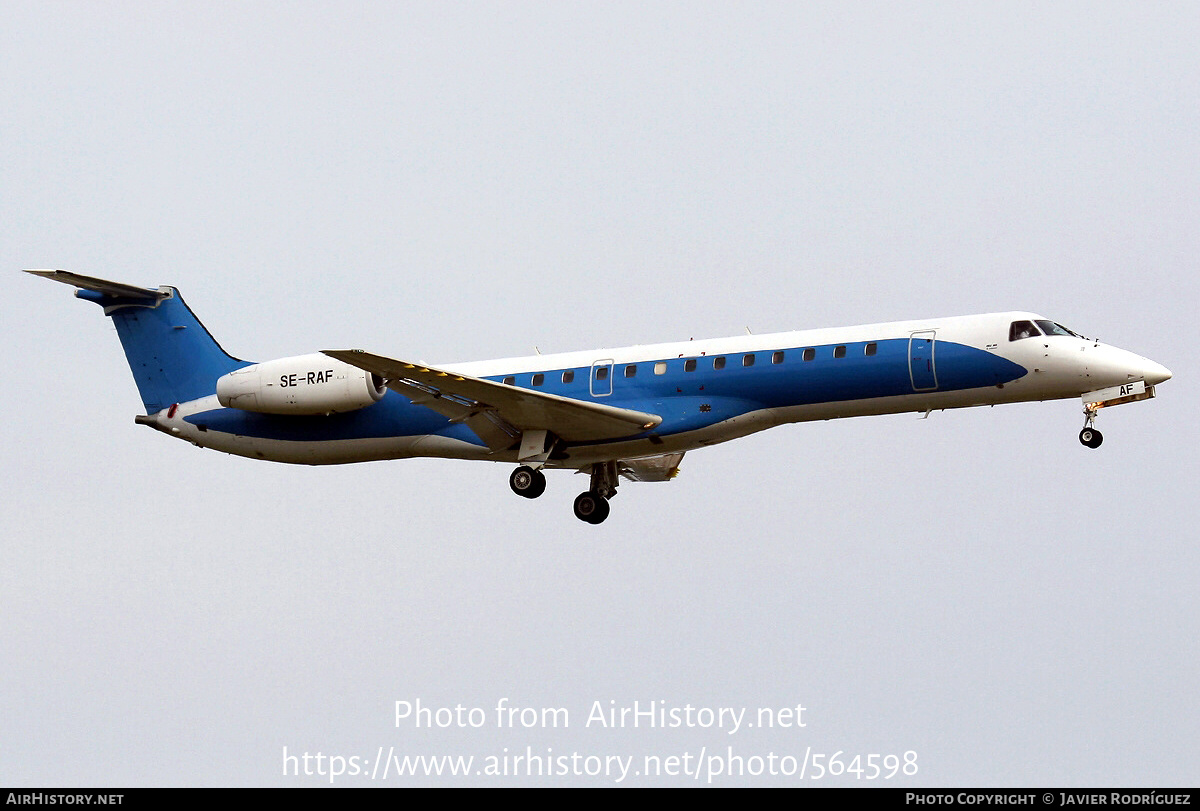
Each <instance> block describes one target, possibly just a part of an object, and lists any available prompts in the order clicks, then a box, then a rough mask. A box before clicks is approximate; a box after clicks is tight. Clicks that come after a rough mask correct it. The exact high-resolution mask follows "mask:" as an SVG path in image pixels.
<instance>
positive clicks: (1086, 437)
mask: <svg viewBox="0 0 1200 811" xmlns="http://www.w3.org/2000/svg"><path fill="white" fill-rule="evenodd" d="M1079 441H1080V442H1082V443H1083V444H1084V445H1087V446H1088V447H1089V448H1099V447H1100V443H1101V442H1103V441H1104V434H1102V433H1100V432H1099V431H1097V430H1096V429H1095V428H1084V429H1083V430H1082V431H1080V432H1079Z"/></svg>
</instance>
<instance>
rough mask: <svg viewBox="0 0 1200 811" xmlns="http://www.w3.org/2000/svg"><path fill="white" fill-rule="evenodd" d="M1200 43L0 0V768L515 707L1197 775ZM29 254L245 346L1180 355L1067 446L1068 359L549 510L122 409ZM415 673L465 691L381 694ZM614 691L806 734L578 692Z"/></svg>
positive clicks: (155, 766) (266, 741) (742, 738)
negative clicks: (1031, 386)
mask: <svg viewBox="0 0 1200 811" xmlns="http://www.w3.org/2000/svg"><path fill="white" fill-rule="evenodd" d="M1198 41H1200V11H1198V10H1197V6H1196V5H1195V4H1194V3H1154V4H1144V3H1130V4H1111V3H1053V4H962V3H945V4H939V3H927V4H902V5H900V6H897V5H896V4H889V3H880V4H847V3H842V2H838V3H829V4H817V3H805V4H741V3H739V4H727V3H718V4H704V3H678V4H666V3H656V4H633V5H631V4H611V3H605V4H566V3H546V4H538V3H490V4H475V3H464V4H452V5H451V4H424V5H412V4H402V3H378V4H357V5H350V4H317V3H255V4H245V3H203V4H199V3H195V4H193V3H174V4H145V5H142V6H132V5H123V6H118V5H116V4H111V3H50V2H37V3H26V2H6V3H4V4H3V5H2V6H0V110H3V115H2V116H0V268H3V269H4V272H5V273H8V274H9V275H8V277H7V279H8V286H9V291H10V293H9V295H8V296H7V301H6V304H5V305H4V317H3V319H0V330H2V331H3V338H4V343H5V345H7V346H8V347H9V348H10V352H9V356H10V361H9V363H8V369H7V374H6V375H5V384H4V385H5V393H6V397H5V401H6V402H7V406H8V413H7V415H6V418H5V419H4V420H3V421H0V437H2V441H3V447H4V448H5V453H4V473H5V478H6V486H5V488H4V491H5V496H4V498H3V500H2V501H0V504H2V506H3V511H4V512H3V519H4V526H5V532H4V533H3V540H2V541H0V543H2V546H0V548H2V549H3V559H4V565H3V566H0V661H3V662H4V667H3V668H2V669H0V784H7V785H19V784H24V785H35V784H36V785H55V786H69V785H104V784H109V785H305V784H308V783H321V782H327V780H328V778H319V777H312V778H303V777H302V778H295V777H287V778H285V777H283V776H282V771H283V749H284V747H287V750H288V752H289V753H292V754H303V753H304V752H309V753H310V754H315V753H317V752H321V753H323V754H324V755H341V756H343V757H346V758H350V757H351V756H354V757H358V758H360V759H366V758H367V757H368V756H369V757H370V758H374V757H375V756H376V753H377V752H378V751H380V748H382V750H383V751H385V752H386V751H387V750H388V749H389V747H394V750H395V751H396V752H397V753H402V754H408V755H434V754H455V755H459V754H461V755H464V756H474V757H475V758H477V761H476V762H477V763H479V762H482V761H483V759H484V758H487V757H488V756H494V755H502V754H504V750H505V749H506V748H507V750H508V753H509V754H514V753H524V751H525V748H526V747H527V746H529V747H532V748H533V751H534V753H535V754H546V753H547V752H546V750H547V749H548V748H549V749H552V750H553V752H552V754H553V755H556V756H557V755H570V754H572V753H576V752H577V753H579V754H580V755H582V756H601V757H602V756H605V755H619V756H622V757H629V756H633V757H636V758H638V759H639V764H638V765H640V759H641V758H642V756H643V755H647V754H649V755H658V756H661V757H662V758H664V759H665V758H666V757H669V756H671V755H675V756H682V755H683V754H684V753H690V754H691V755H692V756H693V757H694V756H695V755H697V754H698V753H699V752H700V751H701V750H702V749H703V750H705V751H706V752H708V753H710V754H711V753H712V752H720V753H725V752H726V750H727V747H733V754H735V755H739V756H741V757H743V758H746V759H749V758H751V757H754V756H759V757H764V758H765V757H766V756H767V755H768V753H772V752H773V753H775V754H776V755H777V756H785V755H787V756H794V757H797V758H803V756H804V754H805V752H806V751H810V752H811V753H813V754H817V753H824V754H827V755H832V754H833V753H835V752H838V751H841V752H843V753H844V754H843V760H844V761H847V762H848V761H849V760H850V759H851V758H852V757H853V755H855V754H861V755H862V756H863V758H864V764H865V757H866V756H867V755H868V754H872V753H879V754H897V755H901V756H903V753H904V752H906V751H914V752H916V753H917V765H918V767H919V771H918V773H917V775H916V776H913V777H904V776H897V777H895V778H893V779H891V780H888V781H884V780H875V781H868V780H865V779H860V780H855V779H854V778H853V777H847V776H843V777H840V778H837V779H831V778H828V777H827V778H825V779H823V780H821V781H816V782H815V781H813V780H811V779H806V780H805V781H804V782H806V783H808V784H812V785H853V784H868V783H871V784H876V785H878V784H884V785H893V786H912V785H934V786H938V785H956V784H960V785H961V784H976V785H991V786H1006V785H1013V786H1024V785H1038V784H1042V785H1047V784H1054V785H1112V786H1135V785H1195V784H1196V783H1197V782H1198V780H1200V766H1198V765H1197V764H1198V763H1200V757H1198V755H1200V747H1198V745H1197V739H1196V733H1195V730H1196V729H1197V728H1198V727H1200V709H1198V705H1200V699H1197V694H1196V689H1195V685H1196V684H1197V682H1198V680H1200V672H1198V664H1197V662H1198V660H1197V639H1200V621H1198V620H1197V617H1198V616H1200V612H1198V611H1197V608H1198V606H1197V600H1196V583H1197V582H1198V581H1200V553H1198V552H1197V551H1196V549H1197V547H1196V543H1195V531H1194V529H1193V523H1194V514H1195V491H1196V485H1197V483H1198V478H1200V477H1198V476H1197V472H1196V465H1195V461H1194V459H1195V450H1194V443H1195V440H1196V439H1197V436H1196V431H1195V430H1194V429H1193V428H1191V427H1189V426H1191V425H1192V424H1193V413H1192V411H1193V410H1192V408H1191V405H1193V404H1194V403H1195V402H1196V401H1197V396H1198V393H1197V391H1196V384H1195V380H1196V378H1197V370H1196V368H1195V366H1196V364H1195V351H1194V349H1193V348H1192V345H1193V344H1194V343H1195V340H1196V338H1197V327H1196V319H1195V305H1196V301H1197V292H1198V291H1197V282H1196V275H1195V262H1196V256H1197V254H1198V253H1200V230H1198V226H1197V223H1198V222H1200V194H1198V192H1197V189H1200V161H1198V158H1197V155H1198V152H1197V146H1196V145H1197V143H1200V55H1198V52H1197V49H1196V47H1195V46H1196V43H1197V42H1198ZM26 267H58V268H67V269H70V270H74V271H76V272H80V273H84V274H89V275H95V276H100V277H104V278H112V279H116V280H119V281H125V282H131V283H136V284H144V285H148V286H154V285H158V284H172V285H175V286H177V287H179V288H180V289H181V291H182V292H183V294H184V296H185V297H186V299H187V301H188V303H189V305H191V307H192V308H193V309H194V310H195V311H196V313H197V315H198V316H199V317H200V318H201V319H202V320H203V321H204V322H205V324H206V325H207V326H208V328H209V329H210V330H211V331H212V332H213V333H214V335H215V336H216V337H217V339H218V340H219V341H220V342H221V343H222V344H223V345H224V346H225V348H226V349H228V350H229V351H230V352H232V353H233V354H235V355H238V356H239V357H244V358H247V359H252V360H267V359H270V358H273V357H279V356H284V355H294V354H301V353H305V352H310V351H315V350H318V349H322V348H344V347H362V348H366V349H369V350H371V351H374V352H379V353H382V354H389V355H394V356H399V357H416V358H420V359H424V360H427V361H430V362H438V361H441V362H450V361H460V360H472V359H482V358H488V357H503V356H509V355H520V354H527V353H530V352H531V351H532V346H533V345H535V344H536V345H538V346H539V347H540V348H541V349H542V350H543V351H559V350H564V351H565V350H571V349H583V348H588V347H594V346H611V345H619V344H626V343H651V342H657V341H666V340H675V339H679V338H687V337H702V336H704V337H709V336H717V335H728V334H737V333H740V332H741V331H742V330H743V328H744V327H745V326H749V327H751V328H752V329H753V330H754V331H755V332H767V331H775V330H786V329H801V328H806V327H817V326H836V325H839V324H856V323H866V322H872V321H884V320H893V319H905V318H920V317H926V316H929V317H933V316H943V315H958V314H965V313H971V312H988V311H995V310H1004V309H1015V308H1020V309H1031V310H1035V311H1038V312H1041V313H1044V314H1046V315H1048V316H1050V317H1052V318H1054V319H1056V320H1059V321H1061V322H1063V323H1065V324H1066V325H1068V326H1070V327H1071V328H1073V329H1075V330H1078V331H1080V332H1083V333H1085V334H1088V335H1098V336H1099V337H1100V338H1101V339H1102V340H1105V341H1107V342H1111V343H1114V344H1116V345H1118V346H1121V347H1123V348H1126V349H1130V350H1132V351H1135V352H1138V353H1140V354H1143V355H1146V356H1148V357H1151V358H1154V359H1155V360H1157V361H1159V362H1161V363H1163V364H1165V365H1166V366H1167V367H1169V368H1170V369H1171V370H1172V371H1173V372H1174V373H1175V375H1176V377H1175V379H1174V380H1171V381H1169V382H1168V383H1166V384H1164V385H1163V386H1162V387H1161V388H1160V396H1159V398H1158V399H1156V400H1154V401H1151V402H1149V403H1141V404H1136V405H1133V406H1128V407H1123V408H1119V409H1111V410H1108V411H1106V412H1104V413H1103V414H1102V416H1101V419H1100V422H1099V427H1100V428H1101V429H1102V430H1103V431H1104V433H1105V437H1106V441H1105V444H1104V446H1103V447H1102V448H1101V449H1099V450H1098V451H1094V452H1093V451H1090V450H1087V449H1085V448H1083V447H1082V446H1081V445H1080V444H1079V443H1078V441H1077V439H1076V434H1077V432H1078V430H1079V428H1080V427H1081V425H1082V417H1081V414H1080V408H1079V405H1078V402H1077V401H1063V402H1057V403H1042V404H1028V405H1017V406H1008V407H1004V408H997V409H973V410H967V411H958V412H946V413H936V414H934V415H932V416H931V417H930V419H929V420H927V421H919V420H917V419H916V418H915V417H914V416H912V415H906V416H894V417H879V418H869V419H861V420H846V421H838V422H830V423H814V424H808V425H796V426H787V427H783V428H779V429H775V430H773V431H770V432H767V433H764V434H759V435H755V436H753V437H749V438H746V439H743V440H740V441H737V442H733V443H729V444H726V445H722V446H718V447H716V448H712V449H707V450H704V451H701V452H695V453H691V454H689V455H688V456H687V458H686V459H685V460H684V464H683V469H682V473H681V474H680V476H679V478H678V479H676V480H675V481H673V482H671V483H669V484H644V485H636V484H626V485H624V486H623V487H622V488H621V491H620V494H619V496H618V497H617V498H616V499H615V501H614V502H613V505H612V506H613V512H612V517H611V518H610V519H609V520H608V521H607V522H606V523H605V524H603V525H602V526H600V527H592V526H588V525H585V524H582V523H581V522H579V521H578V520H576V519H575V518H574V517H573V516H572V514H571V508H570V504H571V500H572V499H573V498H574V496H575V495H576V494H577V493H578V492H579V491H581V490H582V489H584V481H583V477H574V476H571V475H570V474H567V473H562V472H559V473H553V472H552V473H551V474H550V475H549V477H548V478H549V488H548V490H547V493H546V495H545V496H543V497H542V498H541V499H538V500H537V501H533V502H529V501H525V500H523V499H519V498H516V497H515V496H513V495H512V494H511V492H509V490H508V486H507V483H506V477H507V475H508V473H509V469H508V467H507V466H497V465H488V464H477V463H466V462H448V461H438V460H410V461H397V462H382V463H371V464H365V465H358V466H349V467H340V468H300V467H289V466H282V465H272V464H267V463H261V462H253V461H250V460H245V459H241V458H235V457H230V456H225V455H222V454H218V453H214V452H208V451H200V450H197V449H195V448H193V447H191V446H189V445H186V444H184V443H181V442H172V441H169V440H168V439H167V438H166V437H164V436H162V435H160V434H156V433H154V432H152V431H148V430H146V429H145V428H142V427H138V426H135V425H134V423H133V415H134V414H135V413H138V411H139V409H140V402H139V400H138V397H137V392H136V389H135V387H134V385H133V383H132V380H131V378H130V374H129V371H128V369H127V367H126V365H125V361H124V357H123V355H122V353H121V350H120V347H119V344H118V342H117V339H116V336H115V333H114V332H113V330H112V326H111V324H110V323H109V322H108V321H107V320H106V319H104V318H103V317H102V316H101V315H100V313H99V311H98V310H97V308H95V307H93V306H91V305H88V304H85V303H82V302H78V301H76V300H74V299H72V298H71V296H70V291H69V290H68V289H67V288H65V287H62V286H58V285H51V284H47V283H45V282H43V281H41V280H38V279H34V278H32V277H26V276H24V275H21V274H18V273H17V270H18V269H19V268H26ZM1189 459H1190V460H1192V461H1190V462H1189V461H1188V460H1189ZM503 697H507V698H508V699H509V701H510V704H512V705H515V706H527V707H565V708H567V709H568V710H569V712H570V728H568V729H557V730H554V729H532V730H523V729H518V730H505V729H497V728H496V726H495V724H494V720H495V718H494V714H493V713H491V708H492V707H494V706H495V704H496V702H497V700H498V699H500V698H503ZM417 699H420V700H421V701H422V704H423V705H425V706H432V707H438V706H449V707H453V706H455V705H457V704H461V705H463V706H464V707H480V708H483V709H486V710H488V711H489V715H488V724H486V725H485V726H484V728H481V729H466V730H459V729H449V730H441V729H433V730H429V729H415V728H413V727H412V725H411V724H409V723H407V722H406V723H403V724H402V725H401V726H400V727H397V726H396V725H395V723H394V720H393V718H394V711H393V707H394V703H395V702H396V701H402V700H407V701H416V700H417ZM610 700H615V701H616V702H617V705H631V704H632V703H633V702H634V701H638V702H641V705H642V706H643V707H644V706H645V705H646V704H647V703H648V702H651V701H656V702H666V705H667V706H668V707H676V706H678V707H684V706H685V705H689V704H690V705H692V706H693V707H713V708H717V707H733V708H743V707H744V708H747V715H748V716H750V717H753V716H754V714H755V713H756V711H757V709H758V708H759V707H775V708H780V707H788V706H795V705H797V704H801V705H803V706H804V707H805V708H806V711H805V714H804V719H805V722H806V726H805V727H804V728H803V729H786V730H785V729H774V730H769V729H762V728H758V727H757V726H756V727H755V728H750V729H741V730H740V731H738V732H737V733H736V734H734V735H729V734H727V731H722V730H718V729H699V728H692V729H687V728H684V729H646V728H644V727H643V728H641V729H624V730H620V729H617V730H611V729H599V728H597V727H596V726H595V725H594V724H593V725H592V726H591V727H587V726H585V721H586V719H587V716H588V712H589V709H590V708H591V706H592V704H593V702H595V701H599V702H601V704H602V705H603V706H605V707H607V706H609V701H610ZM337 782H338V784H342V785H367V784H371V781H369V780H367V779H365V778H364V777H361V776H360V777H357V778H355V777H350V776H346V777H343V778H341V779H340V780H338V781H337ZM426 782H428V783H430V784H433V785H448V784H452V783H454V782H455V781H454V780H452V779H450V778H447V777H443V778H438V779H433V778H431V779H429V780H425V779H423V778H422V779H409V780H405V781H399V780H397V779H395V778H394V777H392V778H390V779H389V780H388V781H387V782H386V783H384V785H388V784H391V785H396V784H399V783H403V784H417V783H426ZM466 782H467V783H468V784H471V785H493V784H502V785H511V784H516V783H524V782H531V783H534V784H549V785H568V784H589V783H598V784H607V783H610V782H612V780H611V778H607V777H603V776H600V777H595V778H588V777H573V776H566V777H555V778H553V779H545V778H544V779H541V780H538V779H527V778H524V777H520V778H517V777H507V778H487V777H472V778H470V779H469V780H468V781H466ZM626 782H629V783H633V784H637V785H645V784H665V785H671V784H679V783H688V782H692V781H691V780H690V779H687V778H681V777H675V778H668V777H663V778H658V779H651V778H649V777H646V776H644V775H643V776H640V777H632V776H631V777H630V778H629V779H628V780H627V781H626ZM701 782H703V781H701ZM717 782H719V783H720V784H722V785H731V784H733V785H765V784H770V783H773V782H780V783H783V784H792V783H797V782H799V780H798V778H795V777H791V778H787V777H777V778H771V777H769V776H761V777H754V776H743V777H739V778H734V779H727V778H718V781H717Z"/></svg>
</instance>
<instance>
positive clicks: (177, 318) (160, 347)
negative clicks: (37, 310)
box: [28, 270, 250, 414]
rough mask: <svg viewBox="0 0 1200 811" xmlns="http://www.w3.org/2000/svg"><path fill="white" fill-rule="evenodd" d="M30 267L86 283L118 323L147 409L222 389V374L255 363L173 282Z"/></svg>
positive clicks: (84, 288) (83, 288)
mask: <svg viewBox="0 0 1200 811" xmlns="http://www.w3.org/2000/svg"><path fill="white" fill-rule="evenodd" d="M28 272H29V273H33V274H36V275H38V276H44V277H45V278H47V279H53V280H54V281H59V282H65V283H66V284H71V285H74V286H75V287H78V288H80V289H79V290H77V291H75V295H76V296H77V297H79V298H81V299H85V300H87V301H91V302H94V303H96V304H99V305H100V306H102V307H103V308H104V314H105V315H107V316H109V317H110V318H112V320H113V323H114V324H116V327H117V335H118V336H119V337H120V339H121V346H122V347H123V348H124V349H125V358H126V359H127V360H128V361H129V368H130V370H132V372H133V379H134V381H135V382H136V383H137V387H138V392H139V393H141V395H142V403H143V404H144V405H145V406H146V413H147V414H154V413H157V412H159V411H161V410H163V409H164V408H167V407H168V406H170V405H171V404H172V403H184V402H187V401H188V400H196V399H199V398H200V397H207V396H209V395H210V394H214V393H215V392H216V386H217V378H218V377H220V376H221V375H224V374H228V373H229V372H232V371H233V370H234V369H240V368H241V367H243V366H248V365H250V364H249V363H247V362H246V361H243V360H238V359H237V358H234V357H232V356H230V355H229V354H228V353H227V352H226V351H225V350H224V349H222V348H221V346H220V344H218V343H217V342H216V340H214V339H213V337H212V335H211V334H209V331H208V330H207V329H205V328H204V325H203V324H201V323H200V320H199V319H198V318H196V316H195V315H194V314H193V313H192V311H191V309H190V308H189V307H188V306H187V304H185V303H184V301H183V297H182V296H180V295H179V291H178V290H176V289H175V288H173V287H160V288H159V289H157V290H150V289H148V288H143V287H134V286H132V285H124V284H119V283H116V282H108V281H105V280H103V279H93V278H91V277H90V276H80V275H79V274H76V273H68V272H66V271H63V270H31V271H28Z"/></svg>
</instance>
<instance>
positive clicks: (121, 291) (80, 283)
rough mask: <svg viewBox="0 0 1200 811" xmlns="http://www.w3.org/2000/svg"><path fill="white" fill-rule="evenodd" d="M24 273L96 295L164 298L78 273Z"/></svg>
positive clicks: (163, 294)
mask: <svg viewBox="0 0 1200 811" xmlns="http://www.w3.org/2000/svg"><path fill="white" fill-rule="evenodd" d="M25 272H26V273H32V274H33V275H34V276H41V277H43V278H46V279H53V280H54V281H56V282H62V283H63V284H70V285H74V286H75V287H78V288H81V289H83V290H91V291H93V292H96V293H103V294H104V295H106V296H113V297H115V298H126V299H129V298H132V299H148V300H151V301H155V300H158V299H161V298H165V297H166V295H167V294H166V293H164V292H162V291H160V290H151V289H149V288H146V287H134V286H133V285H131V284H121V283H120V282H110V281H106V280H105V279H95V278H93V277H91V276H81V275H79V274H78V273H71V272H70V271H67V270H27V271H25Z"/></svg>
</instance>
